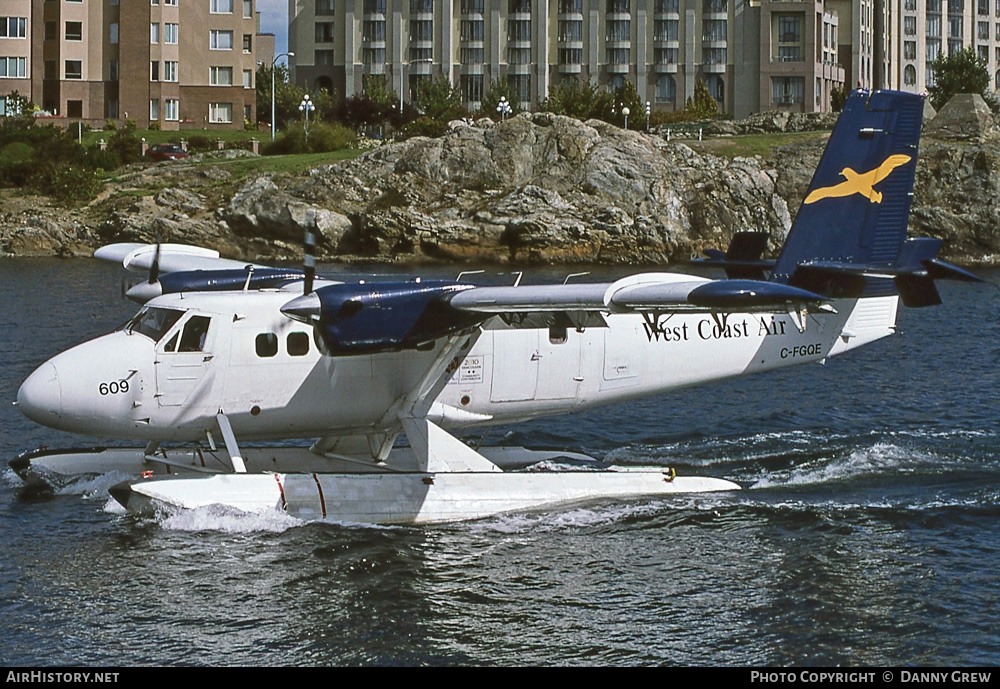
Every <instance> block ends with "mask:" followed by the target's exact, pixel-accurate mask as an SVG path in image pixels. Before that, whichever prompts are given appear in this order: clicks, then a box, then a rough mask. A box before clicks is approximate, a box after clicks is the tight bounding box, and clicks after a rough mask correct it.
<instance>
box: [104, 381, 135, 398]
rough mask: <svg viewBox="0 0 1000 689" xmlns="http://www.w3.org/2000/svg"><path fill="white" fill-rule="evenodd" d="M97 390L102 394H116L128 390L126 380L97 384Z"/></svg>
mask: <svg viewBox="0 0 1000 689" xmlns="http://www.w3.org/2000/svg"><path fill="white" fill-rule="evenodd" d="M97 391H98V392H100V393H101V394H102V395H117V394H118V393H119V392H128V381H127V380H113V381H111V382H110V383H101V384H100V385H98V386H97Z"/></svg>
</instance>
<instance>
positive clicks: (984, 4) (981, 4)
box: [976, 0, 990, 17]
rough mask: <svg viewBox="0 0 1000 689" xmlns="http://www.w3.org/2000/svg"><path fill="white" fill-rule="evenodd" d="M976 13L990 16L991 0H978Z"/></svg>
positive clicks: (981, 15)
mask: <svg viewBox="0 0 1000 689" xmlns="http://www.w3.org/2000/svg"><path fill="white" fill-rule="evenodd" d="M976 14H978V15H979V16H980V17H988V16H990V0H978V2H977V3H976Z"/></svg>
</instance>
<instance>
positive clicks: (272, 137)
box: [271, 52, 295, 141]
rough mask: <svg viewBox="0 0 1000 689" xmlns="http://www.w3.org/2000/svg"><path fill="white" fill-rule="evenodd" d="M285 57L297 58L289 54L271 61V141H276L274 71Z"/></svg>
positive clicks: (293, 54) (283, 54)
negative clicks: (279, 61)
mask: <svg viewBox="0 0 1000 689" xmlns="http://www.w3.org/2000/svg"><path fill="white" fill-rule="evenodd" d="M283 57H295V53H293V52H287V53H282V54H281V55H278V56H277V57H276V58H274V59H273V60H271V141H274V118H275V108H274V69H275V65H277V64H278V60H280V59H281V58H283Z"/></svg>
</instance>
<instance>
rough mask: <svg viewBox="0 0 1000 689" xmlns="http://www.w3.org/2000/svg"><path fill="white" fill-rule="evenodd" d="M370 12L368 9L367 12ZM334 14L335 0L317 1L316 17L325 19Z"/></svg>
mask: <svg viewBox="0 0 1000 689" xmlns="http://www.w3.org/2000/svg"><path fill="white" fill-rule="evenodd" d="M365 11H366V12H367V11H368V10H367V9H366V10H365ZM333 13H334V8H333V0H316V16H317V17H324V16H328V15H331V14H333Z"/></svg>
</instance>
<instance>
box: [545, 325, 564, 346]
mask: <svg viewBox="0 0 1000 689" xmlns="http://www.w3.org/2000/svg"><path fill="white" fill-rule="evenodd" d="M566 340H567V332H566V326H565V325H562V326H559V325H552V326H549V342H551V343H552V344H566Z"/></svg>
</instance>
